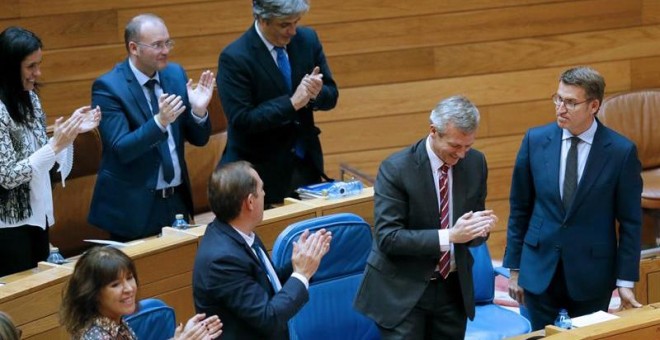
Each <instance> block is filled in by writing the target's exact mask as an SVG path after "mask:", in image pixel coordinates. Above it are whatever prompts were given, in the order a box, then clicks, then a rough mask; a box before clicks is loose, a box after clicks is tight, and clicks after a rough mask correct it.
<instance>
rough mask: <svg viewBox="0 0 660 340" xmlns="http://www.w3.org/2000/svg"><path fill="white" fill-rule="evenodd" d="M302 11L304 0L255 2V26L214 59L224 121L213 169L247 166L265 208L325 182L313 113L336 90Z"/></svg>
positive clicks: (327, 105)
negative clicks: (260, 187) (260, 185)
mask: <svg viewBox="0 0 660 340" xmlns="http://www.w3.org/2000/svg"><path fill="white" fill-rule="evenodd" d="M308 10H309V3H308V0H254V1H253V2H252V13H253V15H254V18H255V21H254V23H253V24H252V26H251V27H250V28H249V29H248V30H247V32H245V33H244V34H243V35H242V36H241V37H240V38H238V39H237V40H236V41H234V42H232V43H231V44H230V45H229V46H227V47H226V48H225V49H224V50H223V51H222V53H221V54H220V58H219V61H218V91H219V94H220V99H221V101H222V107H223V109H224V111H225V115H226V116H227V122H228V130H227V145H226V147H225V150H224V152H223V154H222V159H221V160H220V164H226V163H230V162H233V161H237V160H247V161H249V162H250V163H252V164H253V165H254V167H255V169H256V170H257V172H258V173H259V176H261V178H262V179H263V181H264V186H265V188H266V193H267V194H266V205H271V204H276V203H281V202H282V201H283V200H284V198H285V197H288V196H290V195H292V194H294V190H295V189H296V188H298V187H300V186H303V185H308V184H313V183H318V182H320V181H321V178H322V177H324V178H326V179H327V177H325V175H324V174H323V153H322V151H321V143H320V141H319V137H318V135H319V133H320V130H319V129H318V127H316V126H315V125H314V111H315V110H330V109H332V108H334V107H335V104H336V103H337V97H338V92H337V86H336V84H335V81H334V80H333V78H332V74H331V73H330V67H329V66H328V63H327V61H326V58H325V55H324V53H323V47H322V46H321V42H320V41H319V38H318V36H317V35H316V32H314V30H312V29H311V28H308V27H301V26H298V23H299V22H300V20H301V18H302V17H303V15H304V14H305V13H307V11H308Z"/></svg>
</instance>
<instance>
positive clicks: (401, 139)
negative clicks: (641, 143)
mask: <svg viewBox="0 0 660 340" xmlns="http://www.w3.org/2000/svg"><path fill="white" fill-rule="evenodd" d="M249 3H250V2H249V1H245V0H213V1H211V0H207V1H203V0H107V1H88V0H49V1H42V0H5V1H3V2H1V3H0V28H4V27H6V26H8V25H22V26H25V27H28V28H29V29H31V30H33V31H35V32H36V33H37V34H38V35H39V36H40V37H41V38H42V39H43V41H44V43H45V53H44V61H43V65H42V73H43V78H42V80H43V83H44V87H43V88H42V92H41V95H42V98H43V105H44V107H45V109H46V112H47V113H48V114H49V115H50V118H49V119H50V121H51V122H52V121H53V119H54V118H55V117H57V116H59V115H68V114H69V113H70V112H71V111H72V110H73V109H74V108H76V107H78V106H81V105H83V104H85V103H88V102H89V98H90V87H91V82H92V81H93V79H94V78H95V77H97V76H98V75H100V74H101V73H103V72H106V71H107V70H109V69H110V68H111V67H112V66H113V65H114V64H115V63H117V62H119V61H121V60H122V59H123V58H124V57H125V51H124V47H123V41H122V35H123V26H124V25H125V23H126V22H127V21H128V19H129V18H131V17H132V16H134V15H136V14H138V13H142V12H153V13H156V14H158V15H160V16H162V17H163V18H164V19H165V21H166V23H167V24H168V28H169V31H170V34H171V36H172V37H173V38H174V39H176V42H177V45H176V49H175V50H174V52H173V53H172V55H171V60H173V61H176V62H179V63H181V64H182V65H183V66H184V67H185V68H186V69H187V70H188V72H189V74H190V76H191V77H193V78H196V77H197V76H198V74H199V73H200V72H201V70H203V69H206V68H210V69H212V70H215V68H216V67H217V57H218V54H219V52H220V51H221V50H222V48H223V47H224V46H226V45H227V44H228V43H229V42H231V41H232V40H234V39H236V38H237V37H238V36H239V35H240V34H241V33H242V32H243V31H244V30H245V29H246V28H248V27H249V26H250V25H251V23H252V18H251V8H250V5H249ZM302 24H304V25H309V26H312V27H313V28H315V29H316V30H317V32H318V33H319V35H320V37H321V40H322V41H323V43H324V49H325V52H326V55H327V56H328V58H329V61H330V66H331V68H332V70H333V73H334V75H335V78H336V80H337V82H338V84H339V87H340V99H339V104H338V106H337V108H336V109H335V110H332V111H330V112H319V113H318V114H317V115H316V118H317V122H318V125H319V126H320V127H321V129H322V130H323V133H322V135H321V137H322V143H323V147H324V151H325V160H326V171H327V172H328V174H329V175H331V176H334V177H338V172H339V170H338V165H339V163H342V162H345V163H349V164H352V165H353V166H355V167H357V168H359V169H362V170H363V171H366V172H368V173H372V174H373V173H376V171H377V167H378V164H379V163H380V161H382V160H383V158H385V157H386V156H387V155H389V154H390V153H392V152H393V151H395V150H398V149H400V148H402V147H404V146H406V145H409V144H411V143H413V142H414V141H416V140H418V139H419V138H422V137H423V136H424V135H425V134H426V133H427V131H428V126H427V125H428V123H427V122H428V114H429V112H430V110H431V109H432V108H433V106H434V105H435V103H437V102H438V101H439V100H440V99H442V98H444V97H447V96H450V95H453V94H464V95H466V96H468V97H469V98H470V99H471V100H473V101H474V102H475V103H476V104H477V105H478V106H479V108H480V110H481V112H482V124H481V126H480V129H479V135H478V142H477V144H476V147H477V148H479V149H481V150H482V151H484V152H485V153H486V156H487V158H488V161H489V168H490V178H489V199H488V206H490V207H492V208H494V209H496V212H497V214H498V215H499V216H500V223H499V226H498V229H497V230H498V231H497V232H496V233H494V234H493V236H492V238H491V241H490V247H491V251H492V253H493V255H494V257H501V256H502V253H503V250H504V243H505V229H506V220H507V215H508V192H509V183H510V180H511V178H510V177H511V167H512V164H513V160H514V158H515V153H516V151H517V149H518V145H519V142H520V140H521V137H522V134H523V133H524V131H525V130H526V129H528V128H529V127H531V126H534V125H539V124H542V123H546V122H550V121H552V120H553V117H554V116H553V113H554V111H553V106H552V104H551V103H550V100H549V97H550V96H551V94H552V93H553V92H554V91H555V89H556V86H557V77H558V75H559V74H560V73H561V72H562V71H563V70H564V69H566V68H567V67H570V66H574V65H580V64H588V65H592V66H593V67H595V68H596V69H598V70H599V71H600V72H602V74H603V75H604V76H605V78H606V81H607V92H608V93H613V92H619V91H625V90H630V89H638V88H645V87H658V86H660V43H659V42H660V2H658V1H657V0H627V1H620V0H572V1H569V0H470V1H465V0H443V1H439V0H414V1H413V0H403V1H402V0H341V1H340V0H314V1H312V8H311V11H310V12H309V13H308V14H307V15H306V16H305V17H304V18H303V20H302Z"/></svg>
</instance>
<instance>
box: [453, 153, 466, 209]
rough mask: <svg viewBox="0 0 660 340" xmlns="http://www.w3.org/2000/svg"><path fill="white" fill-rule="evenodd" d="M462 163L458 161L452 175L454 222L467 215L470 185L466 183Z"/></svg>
mask: <svg viewBox="0 0 660 340" xmlns="http://www.w3.org/2000/svg"><path fill="white" fill-rule="evenodd" d="M463 163H464V162H462V161H458V163H456V165H454V166H453V169H452V172H451V175H452V183H451V200H452V204H453V209H452V221H453V222H456V220H458V218H459V217H461V216H462V215H463V213H465V212H466V211H465V201H466V200H467V192H466V190H467V186H468V183H467V182H466V181H465V173H466V171H465V169H464V166H463Z"/></svg>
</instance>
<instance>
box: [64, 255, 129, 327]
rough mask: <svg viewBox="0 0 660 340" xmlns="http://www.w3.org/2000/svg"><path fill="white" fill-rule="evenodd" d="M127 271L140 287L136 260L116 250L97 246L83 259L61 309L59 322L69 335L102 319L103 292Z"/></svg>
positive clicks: (79, 262) (80, 260) (75, 272)
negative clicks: (100, 305)
mask: <svg viewBox="0 0 660 340" xmlns="http://www.w3.org/2000/svg"><path fill="white" fill-rule="evenodd" d="M126 272H130V273H131V274H133V277H134V278H135V282H136V285H137V283H138V277H137V272H136V271H135V264H133V260H131V258H130V257H128V256H127V255H126V254H124V253H123V252H122V251H121V250H119V249H116V248H113V247H94V248H91V249H89V250H87V251H86V252H85V253H84V254H83V255H82V256H81V257H80V259H79V260H78V262H77V263H76V267H75V269H74V270H73V274H72V275H71V279H70V280H69V283H68V284H67V285H66V287H65V288H64V291H63V296H62V306H61V307H60V323H61V324H62V325H63V326H64V327H65V328H66V330H67V331H68V332H69V334H71V335H74V336H75V335H76V334H78V333H80V332H81V331H83V330H84V329H85V327H87V326H88V324H89V323H90V322H91V321H92V320H94V318H96V317H97V316H99V311H98V302H99V299H98V297H99V294H100V292H101V289H102V288H103V287H105V286H106V285H108V284H109V283H111V282H113V281H115V280H117V278H118V277H119V276H120V275H121V274H122V273H126Z"/></svg>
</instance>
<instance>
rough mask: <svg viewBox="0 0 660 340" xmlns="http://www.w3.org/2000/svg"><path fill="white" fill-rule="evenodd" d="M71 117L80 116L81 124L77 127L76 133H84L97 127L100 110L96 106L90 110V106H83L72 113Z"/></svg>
mask: <svg viewBox="0 0 660 340" xmlns="http://www.w3.org/2000/svg"><path fill="white" fill-rule="evenodd" d="M73 115H80V116H82V122H81V123H80V126H79V127H78V133H85V132H88V131H91V130H93V129H94V128H96V127H97V126H99V122H100V121H101V108H100V107H99V106H98V105H97V106H96V107H95V108H93V109H92V107H91V106H83V107H81V108H78V109H77V110H76V111H74V112H73V114H72V116H73Z"/></svg>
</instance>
